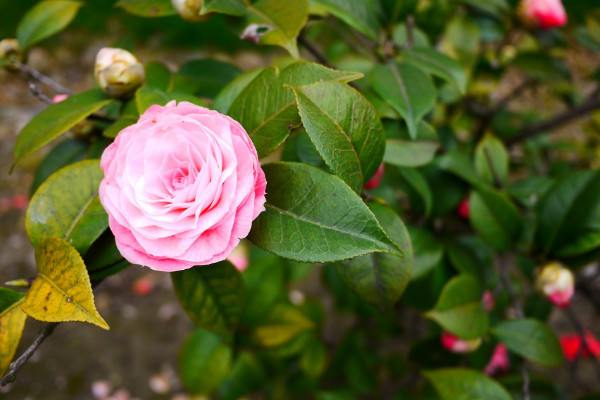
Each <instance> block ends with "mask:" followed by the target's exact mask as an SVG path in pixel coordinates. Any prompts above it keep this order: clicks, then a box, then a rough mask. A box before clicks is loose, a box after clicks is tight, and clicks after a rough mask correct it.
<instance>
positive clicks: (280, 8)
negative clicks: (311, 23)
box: [242, 0, 308, 59]
mask: <svg viewBox="0 0 600 400" xmlns="http://www.w3.org/2000/svg"><path fill="white" fill-rule="evenodd" d="M247 13H248V15H249V19H248V24H249V25H248V26H247V27H246V30H245V31H244V33H243V34H242V39H246V40H250V41H253V42H254V43H260V44H272V45H277V46H281V47H283V48H284V49H286V50H287V51H288V53H290V55H291V56H292V57H294V58H295V59H298V58H300V53H299V52H298V45H297V44H296V37H297V36H298V35H299V34H300V31H301V30H302V28H303V27H304V25H305V24H306V21H308V3H307V1H306V0H294V1H280V0H259V1H257V2H256V3H254V4H248V5H247Z"/></svg>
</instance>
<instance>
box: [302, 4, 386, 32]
mask: <svg viewBox="0 0 600 400" xmlns="http://www.w3.org/2000/svg"><path fill="white" fill-rule="evenodd" d="M314 2H315V3H316V4H319V5H321V6H322V7H324V8H325V9H326V10H327V11H329V12H330V13H331V14H333V15H335V16H336V17H338V18H339V19H341V20H342V21H344V22H345V23H347V24H348V25H350V26H351V27H353V28H354V29H356V30H357V31H359V32H361V33H364V34H365V35H367V36H368V37H369V38H371V39H373V40H375V41H377V40H378V39H379V21H378V20H377V8H376V6H375V4H374V2H372V1H371V0H364V1H356V2H350V1H347V0H314Z"/></svg>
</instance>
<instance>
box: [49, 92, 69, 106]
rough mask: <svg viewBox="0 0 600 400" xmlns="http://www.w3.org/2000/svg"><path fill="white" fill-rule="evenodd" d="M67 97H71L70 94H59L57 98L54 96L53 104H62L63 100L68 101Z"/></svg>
mask: <svg viewBox="0 0 600 400" xmlns="http://www.w3.org/2000/svg"><path fill="white" fill-rule="evenodd" d="M67 97H69V95H68V94H57V95H56V96H54V97H53V98H52V102H53V103H54V104H56V103H60V102H61V101H63V100H66V98H67Z"/></svg>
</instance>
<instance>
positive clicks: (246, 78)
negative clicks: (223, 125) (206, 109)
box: [211, 68, 264, 114]
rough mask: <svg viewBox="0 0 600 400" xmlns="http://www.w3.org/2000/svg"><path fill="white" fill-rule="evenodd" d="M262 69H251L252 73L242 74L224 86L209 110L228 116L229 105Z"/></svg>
mask: <svg viewBox="0 0 600 400" xmlns="http://www.w3.org/2000/svg"><path fill="white" fill-rule="evenodd" d="M262 71H264V68H257V69H253V70H252V71H248V72H244V73H243V74H241V75H240V76H238V77H237V78H235V79H234V80H232V81H231V82H229V84H228V85H227V86H225V87H224V88H223V89H221V91H220V92H219V94H218V95H217V97H215V99H214V100H213V102H212V104H211V108H212V109H214V110H217V111H218V112H220V113H221V114H228V112H229V108H230V107H231V104H232V103H233V102H234V101H235V99H236V98H237V97H238V96H239V95H240V93H242V91H243V90H244V88H246V86H248V85H249V84H250V82H252V81H253V80H254V78H256V77H257V76H258V75H259V74H260V73H261V72H262Z"/></svg>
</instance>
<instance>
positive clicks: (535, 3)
mask: <svg viewBox="0 0 600 400" xmlns="http://www.w3.org/2000/svg"><path fill="white" fill-rule="evenodd" d="M518 13H519V15H520V16H521V19H522V20H523V22H524V23H525V25H527V26H529V27H530V28H534V29H537V28H540V29H550V28H555V27H559V26H563V25H565V24H566V23H567V13H566V11H565V8H564V7H563V4H562V2H561V0H522V1H521V4H520V5H519V9H518Z"/></svg>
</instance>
